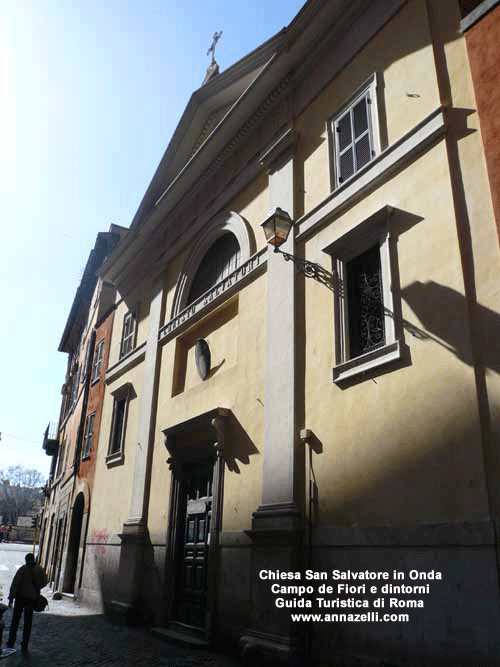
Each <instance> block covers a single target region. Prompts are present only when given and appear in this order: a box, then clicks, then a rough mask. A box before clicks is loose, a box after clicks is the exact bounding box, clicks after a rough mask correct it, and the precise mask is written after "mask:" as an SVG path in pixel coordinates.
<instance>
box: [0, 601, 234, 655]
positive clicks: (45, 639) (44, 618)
mask: <svg viewBox="0 0 500 667" xmlns="http://www.w3.org/2000/svg"><path fill="white" fill-rule="evenodd" d="M44 593H45V595H46V597H47V598H48V599H49V609H48V610H46V611H44V612H42V613H39V614H37V613H35V614H34V618H33V631H32V634H31V640H30V647H29V651H28V652H26V653H23V652H22V651H21V646H20V645H21V637H22V622H21V625H20V626H19V630H18V634H17V642H16V647H15V648H16V649H17V651H16V653H14V654H13V655H11V656H9V657H7V658H4V659H3V660H0V666H1V667H4V666H5V667H18V666H19V667H20V666H21V665H23V666H26V667H28V666H31V665H32V666H33V667H72V666H76V665H88V666H89V667H92V666H95V667H97V666H99V667H101V666H102V667H106V666H107V665H117V666H118V665H119V666H122V665H123V666H124V667H125V666H127V665H130V666H131V667H132V666H134V667H135V666H136V665H137V666H142V665H148V666H151V665H152V666H156V665H158V666H164V667H238V665H239V663H238V662H237V661H236V660H233V659H231V658H229V657H226V656H222V655H219V654H215V653H211V652H208V651H201V650H195V649H185V648H183V647H178V646H173V645H170V644H168V643H166V642H165V641H163V640H161V639H158V638H157V637H155V636H153V635H151V634H150V633H149V632H148V631H147V630H140V629H135V628H128V627H122V626H116V625H112V624H110V623H109V622H108V621H106V620H105V618H104V617H103V616H102V615H99V614H96V612H95V611H94V610H92V609H89V608H86V607H83V606H81V605H79V604H78V603H75V602H73V601H72V600H68V599H63V600H57V601H55V600H52V599H51V594H47V590H45V591H44ZM11 616H12V610H10V609H9V610H7V612H6V613H5V616H4V621H5V631H4V637H3V647H5V643H6V638H7V633H8V628H9V624H10V619H11Z"/></svg>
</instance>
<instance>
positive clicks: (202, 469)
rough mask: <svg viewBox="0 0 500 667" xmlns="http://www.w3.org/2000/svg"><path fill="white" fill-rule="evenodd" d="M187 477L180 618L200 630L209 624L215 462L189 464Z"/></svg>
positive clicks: (179, 606)
mask: <svg viewBox="0 0 500 667" xmlns="http://www.w3.org/2000/svg"><path fill="white" fill-rule="evenodd" d="M183 473H184V474H183V477H184V484H183V486H184V512H183V517H182V518H183V526H182V528H183V530H182V531H180V534H181V535H183V544H182V548H181V549H180V552H179V557H180V560H181V567H180V570H181V572H180V581H179V588H178V594H177V612H178V614H177V618H178V620H179V621H180V622H181V623H186V624H187V625H191V626H194V627H197V628H204V627H205V625H206V611H207V581H208V545H209V539H210V520H211V516H212V478H213V462H212V461H203V462H196V463H186V464H185V465H184V469H183Z"/></svg>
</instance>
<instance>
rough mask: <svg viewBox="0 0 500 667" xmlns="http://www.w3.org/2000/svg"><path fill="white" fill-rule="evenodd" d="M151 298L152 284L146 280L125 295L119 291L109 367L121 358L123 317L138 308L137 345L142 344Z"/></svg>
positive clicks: (146, 333) (146, 329)
mask: <svg viewBox="0 0 500 667" xmlns="http://www.w3.org/2000/svg"><path fill="white" fill-rule="evenodd" d="M150 299H151V284H150V282H149V281H147V280H145V281H143V282H141V283H140V285H138V286H137V287H135V288H134V289H133V290H132V291H131V292H130V293H127V294H126V295H125V296H122V295H121V294H119V293H117V295H116V311H115V317H114V320H113V332H112V336H111V349H110V354H109V364H108V365H109V367H111V366H113V365H114V364H116V363H117V361H119V359H120V346H121V340H122V330H123V318H124V317H125V315H126V314H127V313H128V312H129V311H130V310H134V309H137V310H136V312H137V334H136V346H139V345H142V343H144V341H145V340H146V338H147V335H148V318H149V303H150Z"/></svg>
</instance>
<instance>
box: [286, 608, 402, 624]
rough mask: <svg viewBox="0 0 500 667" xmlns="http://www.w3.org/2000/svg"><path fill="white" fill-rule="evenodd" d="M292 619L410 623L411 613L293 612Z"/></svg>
mask: <svg viewBox="0 0 500 667" xmlns="http://www.w3.org/2000/svg"><path fill="white" fill-rule="evenodd" d="M291 617H292V621H297V622H299V623H307V622H308V621H313V622H314V623H377V622H380V623H408V621H409V620H410V616H409V614H379V613H378V611H369V612H367V613H366V614H291Z"/></svg>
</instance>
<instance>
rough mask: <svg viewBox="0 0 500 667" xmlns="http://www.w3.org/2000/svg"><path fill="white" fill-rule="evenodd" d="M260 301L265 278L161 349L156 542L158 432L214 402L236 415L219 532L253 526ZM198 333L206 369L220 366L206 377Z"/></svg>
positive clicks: (157, 454) (260, 395)
mask: <svg viewBox="0 0 500 667" xmlns="http://www.w3.org/2000/svg"><path fill="white" fill-rule="evenodd" d="M265 300H266V280H265V275H264V276H260V277H259V278H257V279H255V280H254V281H253V282H251V283H250V284H249V285H247V286H246V287H245V288H243V289H242V290H241V291H240V292H239V295H238V296H236V297H235V298H233V299H231V300H230V301H229V302H226V303H225V304H223V306H222V307H221V308H220V309H218V310H217V312H216V313H212V314H211V315H210V317H208V318H207V319H205V320H203V321H202V322H200V323H198V324H195V325H194V326H193V327H192V328H191V329H190V330H189V331H188V332H186V333H185V334H183V335H182V336H181V342H176V340H175V339H174V340H172V341H170V342H169V343H167V344H166V345H165V346H164V347H163V349H162V358H161V370H160V387H159V392H158V412H157V421H156V428H155V433H156V434H157V437H156V441H155V449H154V454H153V466H152V485H151V488H152V492H151V498H150V508H149V524H150V531H151V533H152V535H155V536H156V537H157V539H160V538H162V536H163V539H164V537H165V534H166V525H167V517H168V498H169V489H170V471H169V469H168V465H167V464H166V462H165V461H166V458H168V452H167V450H166V448H165V444H164V441H163V435H162V430H164V429H165V428H167V427H170V426H173V425H175V424H178V423H182V422H184V421H186V420H187V419H190V418H192V417H195V416H197V415H200V414H203V413H205V412H207V411H209V410H212V409H214V408H216V407H223V408H229V409H230V410H231V412H232V414H233V415H234V417H235V418H236V420H237V423H236V426H235V425H234V424H233V425H232V426H231V431H230V434H229V437H228V438H227V442H226V449H225V457H226V467H225V478H224V509H223V518H222V521H223V530H242V529H245V528H248V526H249V525H250V524H251V516H252V512H253V511H254V510H255V509H256V507H258V505H259V504H260V500H261V466H262V457H261V454H262V452H263V442H262V439H263V401H264V365H265V364H264V362H265V309H264V307H263V304H265ZM201 335H203V336H204V337H206V339H207V340H208V341H209V344H210V348H211V353H212V368H216V367H217V366H218V365H219V364H220V367H219V368H218V370H217V371H216V372H215V374H214V375H213V376H212V377H209V378H208V379H207V380H205V381H202V380H201V379H200V378H199V377H198V374H197V371H196V370H195V362H194V355H193V348H192V346H191V343H192V342H193V341H194V340H196V338H198V337H199V336H201ZM186 341H187V343H186ZM185 344H186V345H187V347H188V354H187V365H186V383H185V386H184V389H183V390H179V387H177V389H176V387H175V384H176V383H175V377H174V376H175V373H174V367H175V363H176V356H177V357H178V356H179V355H180V354H182V352H180V350H182V349H183V346H184V345H185ZM222 362H223V363H222ZM177 364H178V358H177ZM173 394H174V395H173Z"/></svg>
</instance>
